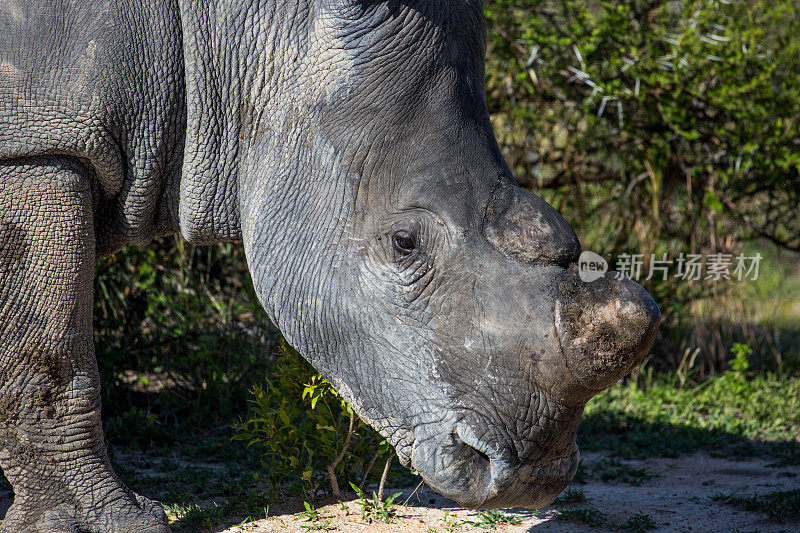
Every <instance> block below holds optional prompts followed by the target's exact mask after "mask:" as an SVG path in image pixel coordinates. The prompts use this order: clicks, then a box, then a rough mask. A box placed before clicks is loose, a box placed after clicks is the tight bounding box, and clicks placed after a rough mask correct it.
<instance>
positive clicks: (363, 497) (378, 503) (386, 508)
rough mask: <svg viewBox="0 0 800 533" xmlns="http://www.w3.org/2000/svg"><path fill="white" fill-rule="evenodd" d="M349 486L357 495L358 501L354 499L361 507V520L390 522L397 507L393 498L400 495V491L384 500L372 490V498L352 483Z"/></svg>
mask: <svg viewBox="0 0 800 533" xmlns="http://www.w3.org/2000/svg"><path fill="white" fill-rule="evenodd" d="M350 486H351V487H352V488H353V490H354V491H355V493H356V496H358V501H356V503H357V504H358V505H359V506H360V507H361V519H362V520H364V521H365V522H369V523H372V522H373V521H380V520H382V521H384V522H386V523H387V524H389V523H391V521H392V519H393V518H394V515H395V512H396V508H397V507H399V504H397V503H395V499H397V497H398V496H400V495H402V494H403V493H402V492H396V493H394V494H392V495H391V496H389V497H388V498H386V499H385V500H381V499H380V498H378V495H377V494H376V493H375V492H374V491H373V493H372V498H370V497H368V496H367V494H366V493H365V492H364V491H363V490H361V489H360V488H358V487H357V486H355V485H354V484H353V483H350Z"/></svg>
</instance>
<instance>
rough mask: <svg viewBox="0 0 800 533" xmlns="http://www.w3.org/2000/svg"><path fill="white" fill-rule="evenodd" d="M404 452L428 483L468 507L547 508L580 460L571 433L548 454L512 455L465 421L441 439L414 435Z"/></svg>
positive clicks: (570, 476)
mask: <svg viewBox="0 0 800 533" xmlns="http://www.w3.org/2000/svg"><path fill="white" fill-rule="evenodd" d="M405 451H406V453H405V454H404V459H405V461H406V466H411V467H412V468H414V469H416V470H417V471H419V472H420V475H421V476H422V478H423V480H424V481H425V482H426V483H427V484H428V486H430V487H431V488H432V489H434V490H435V491H437V492H439V493H440V494H442V495H443V496H445V497H447V498H449V499H451V500H453V501H455V502H457V503H458V504H459V505H462V506H464V507H466V508H469V509H494V508H501V507H525V508H529V509H541V508H543V507H546V506H547V505H549V504H550V503H552V501H553V500H554V499H555V498H556V497H557V496H558V495H559V494H560V493H561V491H563V490H564V488H566V486H567V485H568V484H569V482H570V481H571V480H572V477H573V476H574V474H575V471H576V469H577V466H578V461H579V459H580V454H579V452H578V449H577V446H576V445H575V441H574V438H573V439H572V441H571V443H570V445H569V446H567V449H566V450H563V451H562V453H558V454H555V456H552V455H551V454H552V452H551V454H548V455H551V457H549V458H547V459H535V460H528V461H524V460H519V459H516V460H509V459H508V458H507V456H508V453H505V452H506V451H505V450H502V451H501V450H493V449H491V446H489V445H487V444H486V443H484V442H482V441H481V440H479V439H475V438H474V437H473V436H472V432H471V431H469V430H468V429H466V428H465V427H463V426H456V427H454V428H453V429H452V430H451V431H450V432H449V433H446V434H444V435H442V436H441V437H440V438H439V439H427V440H421V439H415V440H414V442H413V444H412V445H411V447H410V450H405Z"/></svg>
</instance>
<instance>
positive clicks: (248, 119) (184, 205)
mask: <svg viewBox="0 0 800 533" xmlns="http://www.w3.org/2000/svg"><path fill="white" fill-rule="evenodd" d="M178 3H179V9H180V12H181V21H182V42H183V57H184V64H185V91H186V140H185V145H184V153H183V168H182V176H181V179H180V184H179V187H178V189H179V192H178V193H179V207H178V212H179V223H180V231H181V234H182V235H183V236H184V238H185V239H186V240H188V241H189V242H191V243H193V244H210V243H214V242H219V241H238V240H241V238H242V230H241V218H240V207H239V192H240V191H239V182H240V179H241V161H242V159H243V158H244V157H245V156H246V154H245V153H244V152H245V151H246V150H247V145H248V144H249V139H248V137H249V135H250V134H251V132H252V131H251V130H252V128H251V124H252V123H253V120H254V118H258V117H257V115H258V109H257V108H256V107H255V105H254V104H255V102H254V98H253V94H254V92H257V93H259V94H261V93H269V92H270V90H271V88H273V87H275V85H276V83H275V82H276V79H277V77H278V76H277V74H275V73H276V72H281V71H282V68H281V66H282V65H280V64H276V61H275V60H274V59H275V58H276V57H281V56H282V54H280V53H278V52H280V50H279V48H280V47H281V46H282V45H281V44H280V43H281V41H282V39H284V38H285V36H284V35H282V34H283V33H286V32H287V31H288V30H287V29H286V28H293V25H292V24H290V21H291V16H292V14H291V13H277V9H276V6H275V5H274V2H268V1H258V0H254V1H250V2H235V1H232V0H179V1H178ZM280 9H281V10H286V9H288V8H285V7H281V8H280ZM295 9H297V8H296V7H295ZM295 16H296V14H295ZM287 17H289V19H287ZM255 36H258V38H255Z"/></svg>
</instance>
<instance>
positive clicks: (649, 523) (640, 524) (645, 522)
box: [615, 513, 656, 532]
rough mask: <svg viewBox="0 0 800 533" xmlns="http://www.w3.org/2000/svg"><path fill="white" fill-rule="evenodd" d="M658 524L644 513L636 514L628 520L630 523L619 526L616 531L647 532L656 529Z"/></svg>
mask: <svg viewBox="0 0 800 533" xmlns="http://www.w3.org/2000/svg"><path fill="white" fill-rule="evenodd" d="M655 528H656V523H655V522H654V521H653V519H652V518H650V515H647V514H644V513H636V514H635V515H633V516H632V517H630V518H628V521H627V522H625V523H624V524H618V525H617V527H615V529H618V530H621V531H637V532H638V531H647V530H649V529H655Z"/></svg>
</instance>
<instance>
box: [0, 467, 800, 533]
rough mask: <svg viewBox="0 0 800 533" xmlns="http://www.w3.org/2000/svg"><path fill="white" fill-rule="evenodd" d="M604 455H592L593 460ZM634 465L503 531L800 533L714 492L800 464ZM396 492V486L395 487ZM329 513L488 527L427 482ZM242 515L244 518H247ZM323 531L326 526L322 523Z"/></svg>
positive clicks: (344, 529)
mask: <svg viewBox="0 0 800 533" xmlns="http://www.w3.org/2000/svg"><path fill="white" fill-rule="evenodd" d="M602 457H604V456H602V455H598V454H587V455H586V456H585V457H584V460H585V462H586V463H588V464H591V463H592V462H593V461H596V460H597V459H600V458H602ZM623 463H624V464H627V465H629V466H631V467H635V468H643V469H645V470H647V472H648V473H650V474H651V475H653V478H652V479H650V480H648V481H645V482H644V483H642V484H641V485H638V486H632V485H628V484H625V483H619V482H613V483H606V482H601V481H589V482H587V483H585V484H574V485H573V487H574V488H580V489H583V490H584V491H585V494H586V496H587V497H588V501H587V502H584V503H574V504H556V505H554V506H552V507H550V508H547V509H543V510H540V511H529V510H525V509H510V510H506V514H507V515H510V516H514V517H516V518H518V519H519V520H520V523H519V524H516V525H501V526H499V527H498V528H497V530H498V531H506V532H513V533H518V532H539V531H542V532H582V531H595V532H597V531H602V530H603V529H609V528H608V527H606V528H591V527H588V526H586V525H583V524H580V523H575V522H567V521H564V520H559V519H558V518H557V516H558V515H559V510H560V509H585V508H595V509H597V510H599V511H600V512H602V513H603V515H604V519H605V521H606V522H612V523H616V524H624V523H626V522H627V521H628V519H629V518H631V517H632V516H634V515H635V514H637V513H644V514H646V515H648V516H649V517H650V518H651V519H652V520H653V521H654V522H655V524H656V526H657V527H656V528H655V529H654V530H653V531H682V532H683V531H726V532H733V531H760V532H778V531H800V521H790V522H782V523H781V522H776V521H772V520H770V519H769V518H768V517H767V515H766V514H762V513H757V512H748V511H744V510H742V509H740V508H737V507H734V506H731V505H729V504H725V503H721V502H714V501H712V500H711V496H713V495H715V494H719V493H722V494H730V493H735V494H737V495H741V496H751V495H753V494H764V493H768V492H773V491H776V490H794V489H800V467H798V466H786V467H778V468H775V467H768V466H767V465H768V464H769V461H758V460H747V461H732V460H729V459H718V458H713V457H709V456H708V455H705V454H696V455H692V456H685V457H681V458H678V459H664V458H658V459H656V458H652V459H645V460H640V461H623ZM412 490H413V488H411V489H406V490H405V491H403V492H404V496H403V497H400V498H398V500H397V501H398V502H400V503H403V502H404V501H405V498H406V495H408V494H410V493H411V491H412ZM388 492H389V493H391V492H396V491H394V490H390V491H388ZM9 496H10V494H0V516H2V515H3V514H5V510H6V509H7V507H8V505H9V504H10V500H9ZM301 503H302V502H299V501H287V502H285V503H284V504H282V505H273V506H271V508H270V517H269V518H267V519H261V520H256V521H249V522H248V523H246V524H244V525H241V526H233V527H229V528H219V529H216V530H215V531H217V532H224V533H233V532H250V533H266V532H289V533H306V532H308V531H314V529H312V527H310V526H313V523H312V522H311V521H309V520H308V519H307V518H306V517H304V516H301V515H299V511H301V510H302V505H301ZM317 506H318V507H319V511H320V513H321V515H322V517H323V519H322V520H321V521H319V522H317V524H323V523H325V521H329V523H328V527H329V528H330V529H329V530H330V531H336V532H340V533H350V532H359V533H363V532H370V533H371V532H375V533H389V532H393V533H409V532H423V533H434V532H436V533H439V532H448V531H457V532H461V533H467V532H473V531H486V529H482V528H480V527H478V526H477V525H474V524H470V522H478V521H479V520H480V518H479V516H478V515H477V513H475V512H471V511H467V510H466V509H463V508H460V507H458V506H457V505H456V504H454V503H453V502H452V501H450V500H447V499H446V498H443V497H441V496H439V495H438V494H436V493H435V492H433V491H431V490H430V489H427V488H424V487H423V488H421V489H420V490H419V491H417V493H415V494H414V496H413V497H411V498H410V499H409V500H408V502H407V505H406V506H404V507H398V508H397V512H396V516H395V517H394V518H393V519H392V522H391V523H389V524H386V523H383V522H372V523H368V522H365V521H364V520H362V518H361V509H360V507H359V505H358V503H357V502H356V501H354V500H350V501H345V502H344V503H339V502H336V503H328V504H327V505H326V504H325V502H318V503H317ZM242 518H243V519H244V518H245V517H242ZM316 530H317V531H319V530H321V529H316Z"/></svg>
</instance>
